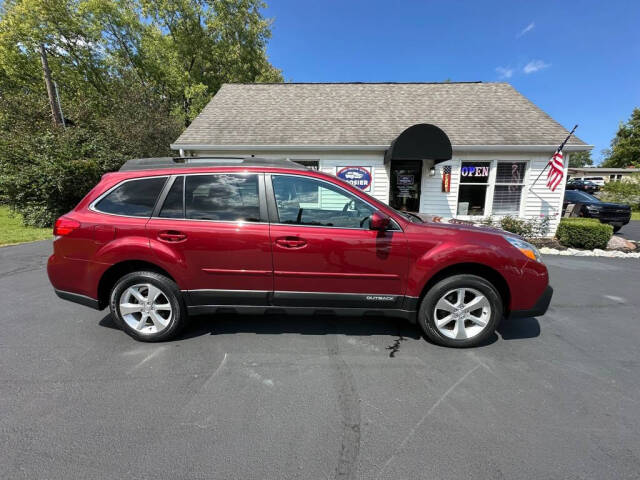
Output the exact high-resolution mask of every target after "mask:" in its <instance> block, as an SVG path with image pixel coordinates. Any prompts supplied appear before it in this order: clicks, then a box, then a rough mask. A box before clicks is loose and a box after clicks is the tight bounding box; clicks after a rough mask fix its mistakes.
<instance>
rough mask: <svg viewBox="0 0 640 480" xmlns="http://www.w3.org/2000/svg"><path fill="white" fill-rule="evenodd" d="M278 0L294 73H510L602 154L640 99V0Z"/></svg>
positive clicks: (343, 77) (280, 64)
mask: <svg viewBox="0 0 640 480" xmlns="http://www.w3.org/2000/svg"><path fill="white" fill-rule="evenodd" d="M267 2H268V6H267V7H266V8H265V10H264V12H263V13H264V15H265V16H266V17H268V18H271V19H272V20H273V25H272V34H273V36H272V38H271V40H270V42H269V45H268V49H267V51H268V55H269V59H270V61H271V63H272V64H273V65H274V66H276V67H277V68H280V69H281V70H282V72H283V75H284V77H285V79H286V80H287V81H293V82H351V81H358V82H385V81H390V82H439V81H444V80H447V79H450V80H452V81H478V80H480V81H483V82H496V81H499V82H509V83H511V84H512V85H513V86H514V87H515V88H516V89H517V90H518V91H519V92H520V93H522V94H523V95H525V96H526V97H527V98H529V99H530V100H531V101H532V102H533V103H535V104H536V105H538V106H539V107H540V108H542V109H543V110H544V111H545V112H547V113H548V114H549V115H551V116H552V117H553V118H554V119H555V120H557V121H558V122H560V123H561V124H562V125H563V126H564V127H565V128H567V129H571V127H573V125H575V124H578V125H579V127H578V130H577V131H576V134H577V135H578V136H579V137H580V138H581V139H582V140H584V141H585V142H587V143H588V144H590V145H594V148H593V150H592V156H593V158H594V161H595V162H596V163H598V162H599V161H600V160H601V159H602V154H601V151H602V150H603V149H605V148H608V147H609V145H610V142H611V139H612V138H613V136H614V135H615V133H616V131H617V129H618V125H619V123H620V122H621V121H626V120H627V119H628V118H629V116H630V115H631V112H632V110H633V108H634V107H640V61H639V60H640V1H638V0H635V1H632V0H628V1H617V0H614V1H607V2H604V1H599V2H596V1H588V2H584V1H579V2H578V1H572V2H568V1H564V2H560V1H527V2H524V1H515V0H514V1H487V0H485V1H454V0H449V1H445V0H441V1H437V2H436V1H426V0H423V1H418V0H387V1H378V0H367V1H362V0H343V1H337V0H316V1H311V0H267ZM562 140H563V139H562V138H559V139H558V143H560V142H561V141H562Z"/></svg>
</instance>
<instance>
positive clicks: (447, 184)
mask: <svg viewBox="0 0 640 480" xmlns="http://www.w3.org/2000/svg"><path fill="white" fill-rule="evenodd" d="M442 191H443V192H445V193H449V192H450V191H451V165H445V166H444V168H443V169H442Z"/></svg>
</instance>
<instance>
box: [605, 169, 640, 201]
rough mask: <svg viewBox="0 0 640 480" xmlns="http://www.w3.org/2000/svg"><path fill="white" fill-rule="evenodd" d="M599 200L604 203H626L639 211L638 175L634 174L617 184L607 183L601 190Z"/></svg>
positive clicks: (639, 184) (639, 176) (639, 186)
mask: <svg viewBox="0 0 640 480" xmlns="http://www.w3.org/2000/svg"><path fill="white" fill-rule="evenodd" d="M600 199H601V200H602V201H604V202H614V203H628V204H629V205H631V208H632V209H634V210H640V173H634V174H633V175H631V176H630V177H628V178H625V179H623V180H621V181H619V182H609V183H607V184H606V185H605V186H604V187H603V188H602V193H601V194H600Z"/></svg>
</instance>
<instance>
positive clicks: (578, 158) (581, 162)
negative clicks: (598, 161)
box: [569, 150, 593, 168]
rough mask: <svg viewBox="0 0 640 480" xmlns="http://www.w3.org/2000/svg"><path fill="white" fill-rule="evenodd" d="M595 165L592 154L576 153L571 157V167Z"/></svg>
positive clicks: (588, 152) (587, 152)
mask: <svg viewBox="0 0 640 480" xmlns="http://www.w3.org/2000/svg"><path fill="white" fill-rule="evenodd" d="M588 165H593V159H592V158H591V152H590V151H588V150H587V151H586V152H574V153H572V154H571V155H570V156H569V167H573V168H580V167H586V166H588Z"/></svg>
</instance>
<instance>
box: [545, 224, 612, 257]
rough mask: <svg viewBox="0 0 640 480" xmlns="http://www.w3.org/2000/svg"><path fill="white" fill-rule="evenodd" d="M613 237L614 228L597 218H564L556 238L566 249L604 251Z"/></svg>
mask: <svg viewBox="0 0 640 480" xmlns="http://www.w3.org/2000/svg"><path fill="white" fill-rule="evenodd" d="M612 235H613V227H612V226H611V225H606V224H604V223H600V221H599V220H597V219H595V218H563V219H561V220H560V225H559V226H558V230H557V231H556V238H557V239H558V241H559V242H560V243H561V244H562V245H564V246H565V247H572V248H586V249H588V250H591V249H594V248H600V249H604V248H606V247H607V243H609V239H610V238H611V236H612Z"/></svg>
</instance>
